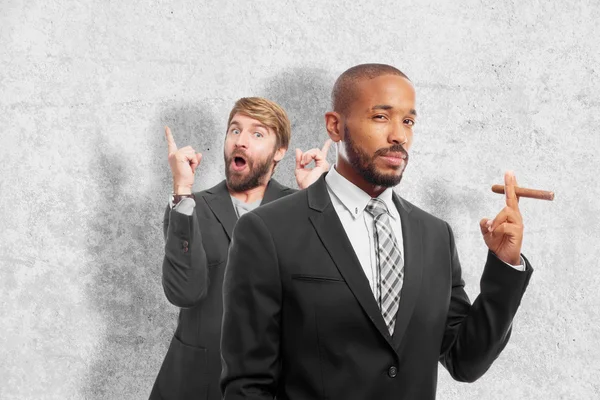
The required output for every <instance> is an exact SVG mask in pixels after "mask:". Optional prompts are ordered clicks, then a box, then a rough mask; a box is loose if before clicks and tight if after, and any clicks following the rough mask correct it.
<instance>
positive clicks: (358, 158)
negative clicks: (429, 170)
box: [344, 126, 408, 187]
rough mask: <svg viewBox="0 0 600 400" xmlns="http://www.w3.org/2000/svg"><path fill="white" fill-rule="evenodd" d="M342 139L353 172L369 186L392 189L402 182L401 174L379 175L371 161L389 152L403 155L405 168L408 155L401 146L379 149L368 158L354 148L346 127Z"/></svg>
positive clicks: (365, 154)
mask: <svg viewBox="0 0 600 400" xmlns="http://www.w3.org/2000/svg"><path fill="white" fill-rule="evenodd" d="M344 138H345V142H344V148H345V149H346V154H348V161H349V162H350V164H351V165H352V167H353V168H354V170H355V171H356V172H358V173H359V175H360V176H362V177H363V178H364V179H365V181H367V182H368V183H370V184H371V185H375V186H383V187H393V186H396V185H398V184H399V183H400V181H401V180H402V173H401V174H400V175H392V174H390V175H388V174H381V173H379V172H377V170H376V169H375V164H374V162H373V160H375V158H376V157H379V156H383V155H385V154H386V153H390V152H392V153H403V154H404V155H405V156H406V159H405V160H404V165H405V166H404V168H406V166H407V165H408V153H407V152H406V150H404V148H403V147H402V145H400V144H395V145H393V146H391V147H389V148H386V149H379V150H377V151H376V152H375V154H374V155H373V156H369V155H368V154H367V153H365V152H364V151H363V150H361V149H359V148H357V147H356V145H355V143H354V142H353V141H352V136H351V135H350V131H349V130H348V127H347V126H345V127H344ZM402 172H404V171H402Z"/></svg>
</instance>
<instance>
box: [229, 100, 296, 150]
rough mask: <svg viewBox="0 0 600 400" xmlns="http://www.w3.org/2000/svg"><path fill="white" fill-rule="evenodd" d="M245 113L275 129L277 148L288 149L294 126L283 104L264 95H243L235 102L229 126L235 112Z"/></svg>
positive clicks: (230, 114)
mask: <svg viewBox="0 0 600 400" xmlns="http://www.w3.org/2000/svg"><path fill="white" fill-rule="evenodd" d="M238 113H240V114H243V115H245V116H247V117H250V118H254V119H255V120H257V121H260V123H261V124H263V125H265V126H266V127H268V128H270V129H273V132H275V137H276V140H277V142H276V148H277V149H280V148H282V147H283V148H284V149H286V150H287V148H288V146H289V145H290V136H291V133H292V126H291V124H290V120H289V118H288V116H287V114H286V113H285V110H284V109H283V108H281V106H280V105H279V104H277V103H275V102H273V101H271V100H267V99H264V98H262V97H242V98H241V99H239V100H238V101H236V102H235V104H234V106H233V108H232V109H231V112H230V113H229V120H227V126H229V124H230V123H231V120H232V119H233V116H234V115H235V114H238Z"/></svg>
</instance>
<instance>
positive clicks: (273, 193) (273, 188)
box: [260, 179, 290, 206]
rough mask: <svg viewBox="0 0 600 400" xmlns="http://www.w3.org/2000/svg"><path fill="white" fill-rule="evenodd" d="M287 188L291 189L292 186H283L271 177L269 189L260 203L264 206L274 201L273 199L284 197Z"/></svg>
mask: <svg viewBox="0 0 600 400" xmlns="http://www.w3.org/2000/svg"><path fill="white" fill-rule="evenodd" d="M287 190H290V188H287V187H285V186H283V185H282V184H280V183H279V182H277V181H276V180H275V179H271V180H270V181H269V183H268V184H267V190H265V196H264V197H263V200H262V202H261V203H260V205H261V206H262V205H264V204H267V203H270V202H272V201H273V200H277V199H279V198H281V197H283V193H285V192H286V191H287Z"/></svg>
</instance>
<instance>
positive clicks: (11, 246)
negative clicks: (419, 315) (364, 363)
mask: <svg viewBox="0 0 600 400" xmlns="http://www.w3.org/2000/svg"><path fill="white" fill-rule="evenodd" d="M415 3H417V2H415ZM599 19H600V5H599V3H598V2H597V1H595V0H587V1H586V0H583V1H575V0H567V1H561V2H558V1H550V2H540V1H532V0H529V1H524V2H518V1H514V0H512V1H502V2H484V1H477V0H467V1H465V2H442V1H438V2H434V1H421V2H418V4H411V2H400V1H398V2H393V1H386V2H380V1H374V2H363V3H357V2H354V1H330V2H316V1H312V2H311V1H304V2H294V1H252V2H225V1H223V2H221V1H202V2H200V1H190V0H187V1H173V2H168V1H158V0H153V1H150V0H148V1H122V2H115V1H74V0H64V1H57V0H54V1H27V2H26V1H18V0H1V1H0V132H1V140H0V168H1V173H0V192H1V195H0V223H1V225H0V226H1V227H2V229H0V246H1V247H0V327H1V328H0V398H1V399H143V398H145V397H146V396H147V395H148V394H149V392H150V388H151V385H152V383H153V380H154V377H155V376H156V373H157V372H158V368H159V366H160V363H161V361H162V358H163V356H164V354H165V352H166V349H167V344H168V340H169V338H170V336H171V335H172V333H173V329H174V327H175V322H176V321H175V318H176V311H177V310H176V309H175V308H174V307H173V306H171V305H170V304H168V302H167V300H166V299H165V298H164V296H163V293H162V289H161V283H160V266H161V254H162V253H161V251H162V247H163V239H162V227H161V218H162V211H163V208H164V206H165V204H166V201H167V197H168V193H169V191H170V176H169V170H168V166H167V162H166V143H165V141H164V137H163V130H162V127H163V126H164V125H165V124H168V125H170V126H171V127H172V129H173V132H174V135H175V138H176V139H177V141H178V143H180V144H190V145H193V146H195V147H197V148H198V149H199V150H200V151H202V152H203V154H204V160H203V161H202V165H201V167H200V168H199V172H198V173H197V185H196V188H197V189H202V188H206V187H208V186H210V185H213V184H214V183H216V182H217V181H219V180H220V179H221V178H222V176H223V168H224V167H223V161H222V141H223V134H224V130H225V123H226V118H227V114H228V112H229V109H230V107H231V106H232V104H233V103H234V101H235V100H236V99H237V98H239V97H242V96H249V95H260V96H266V97H269V98H271V99H273V100H276V101H278V102H280V103H281V104H282V105H283V106H284V107H285V108H286V109H287V110H288V112H289V114H290V116H291V119H292V121H293V141H292V150H293V148H295V147H296V146H298V147H301V148H303V149H307V148H310V147H314V146H315V145H320V144H321V143H322V142H323V141H324V140H325V138H326V133H325V130H324V124H323V113H324V112H325V111H327V109H328V96H329V91H330V88H331V85H332V83H333V80H334V79H335V77H336V76H337V75H338V74H339V73H341V72H342V71H343V70H345V69H346V68H348V67H350V66H352V65H355V64H357V63H363V62H384V63H389V64H393V65H395V66H397V67H399V68H400V69H402V70H403V71H404V72H405V73H407V74H408V75H409V76H410V77H411V79H412V80H413V82H414V83H415V85H416V89H417V95H418V112H419V114H420V118H419V122H418V124H417V126H416V128H415V131H416V134H415V144H414V147H413V150H412V154H411V162H410V164H409V167H408V170H407V172H406V174H405V178H404V180H403V182H402V184H401V186H400V187H398V191H399V193H401V194H402V195H403V196H405V197H406V198H408V199H409V200H411V201H413V202H414V203H416V204H418V205H420V206H421V207H422V208H424V209H426V210H428V211H430V212H432V213H434V214H436V215H438V216H440V217H442V218H445V219H446V220H448V221H449V222H450V223H451V225H452V227H453V228H454V232H455V234H456V238H457V244H458V248H459V251H460V255H461V260H462V263H463V268H464V276H465V279H466V282H467V288H468V293H469V294H470V295H471V296H472V297H475V296H476V295H477V293H478V290H479V288H478V281H479V277H480V274H481V270H482V266H483V262H484V257H485V253H486V249H485V245H484V243H483V240H482V239H481V237H480V233H479V228H478V221H479V219H480V218H482V217H484V216H487V217H491V216H493V215H495V214H496V212H498V211H499V210H500V209H501V208H502V207H503V198H502V197H501V196H499V195H495V194H492V193H491V191H490V189H489V187H490V185H492V184H493V183H501V182H502V173H503V171H504V170H506V169H514V170H515V172H516V174H517V178H518V180H519V183H520V184H521V185H522V186H530V187H537V188H542V189H548V190H554V191H555V192H556V200H555V201H554V202H542V201H534V200H529V199H523V200H522V201H521V209H522V213H523V215H524V220H525V241H524V246H523V252H524V253H525V254H526V255H527V256H528V257H529V258H530V260H531V262H532V264H533V265H534V267H535V269H536V272H535V273H534V276H533V279H532V281H531V284H530V287H529V290H528V292H527V293H526V295H525V298H524V300H523V303H522V306H521V309H520V310H519V312H518V314H517V317H516V320H515V322H514V333H513V337H512V339H511V341H510V343H509V345H508V346H507V347H506V349H505V350H504V352H503V354H502V355H501V356H500V358H499V359H498V360H497V361H496V363H495V364H494V365H493V367H492V368H491V369H490V370H489V371H488V373H487V374H486V375H485V376H484V377H483V378H481V379H480V380H479V381H477V382H476V383H473V384H461V383H456V382H454V381H452V380H451V379H450V378H449V377H448V374H447V373H446V371H445V370H443V369H441V370H440V373H439V390H438V393H439V396H438V397H439V398H440V399H505V398H511V399H597V398H599V397H598V396H600V394H599V393H600V383H599V380H600V362H599V354H598V351H599V349H600V328H599V324H600V322H599V321H600V318H599V317H600V312H599V311H598V305H599V304H600V294H599V293H600V289H599V288H600V278H599V274H598V272H597V270H598V259H599V258H600V250H599V245H598V242H599V240H598V239H600V233H599V232H600V223H599V221H600V201H599V196H600V189H599V186H598V183H597V175H598V173H599V172H600V158H599V157H598V152H600V113H599V106H600V98H599V95H598V93H599V92H600V76H599V73H600V46H599V45H598V43H599V42H600V41H599V40H598V38H600V31H599V28H598V20H599ZM331 159H333V155H332V156H331ZM292 169H293V153H291V152H290V153H288V154H287V155H286V158H285V161H284V162H283V163H282V164H281V165H280V166H279V167H278V172H277V174H276V178H278V179H279V180H280V181H282V182H284V183H286V184H288V185H292V186H295V181H294V179H293V172H292Z"/></svg>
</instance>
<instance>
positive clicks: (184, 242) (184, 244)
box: [181, 240, 189, 248]
mask: <svg viewBox="0 0 600 400" xmlns="http://www.w3.org/2000/svg"><path fill="white" fill-rule="evenodd" d="M188 245H189V243H188V241H187V240H184V241H183V243H181V247H183V248H186V247H188Z"/></svg>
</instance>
